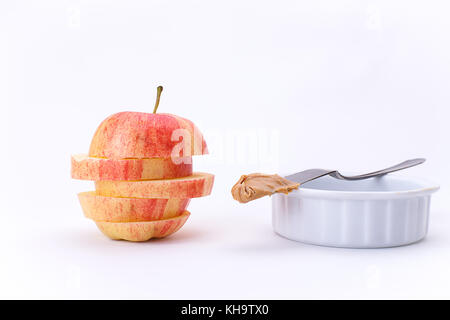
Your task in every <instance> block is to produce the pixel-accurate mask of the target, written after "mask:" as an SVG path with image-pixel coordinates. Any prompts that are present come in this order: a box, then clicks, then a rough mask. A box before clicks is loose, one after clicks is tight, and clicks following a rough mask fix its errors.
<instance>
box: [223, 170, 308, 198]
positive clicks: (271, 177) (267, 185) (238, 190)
mask: <svg viewBox="0 0 450 320" xmlns="http://www.w3.org/2000/svg"><path fill="white" fill-rule="evenodd" d="M299 185H300V184H299V183H295V182H292V181H289V180H287V179H285V178H283V177H280V176H279V175H277V174H262V173H252V174H249V175H243V176H241V177H240V178H239V180H238V182H236V184H235V185H234V186H233V188H232V189H231V194H232V195H233V198H234V199H235V200H237V201H239V202H241V203H247V202H249V201H252V200H255V199H259V198H262V197H264V196H270V195H272V194H274V193H275V192H280V193H285V194H288V193H289V192H291V191H292V190H294V189H298V186H299Z"/></svg>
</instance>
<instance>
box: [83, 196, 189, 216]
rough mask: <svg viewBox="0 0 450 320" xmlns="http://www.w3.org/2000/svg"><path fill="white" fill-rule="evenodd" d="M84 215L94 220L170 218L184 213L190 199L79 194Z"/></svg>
mask: <svg viewBox="0 0 450 320" xmlns="http://www.w3.org/2000/svg"><path fill="white" fill-rule="evenodd" d="M78 199H79V200H80V204H81V207H82V209H83V212H84V215H85V216H86V217H87V218H89V219H92V220H96V221H107V222H135V221H151V220H161V219H169V218H173V217H176V216H179V215H180V214H182V213H183V212H184V211H185V210H186V208H187V206H188V204H189V201H190V199H177V198H171V199H138V198H115V197H104V196H99V195H96V194H95V192H81V193H79V194H78Z"/></svg>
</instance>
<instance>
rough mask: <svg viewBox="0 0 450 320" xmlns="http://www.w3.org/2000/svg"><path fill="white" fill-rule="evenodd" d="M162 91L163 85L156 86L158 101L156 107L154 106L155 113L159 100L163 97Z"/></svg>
mask: <svg viewBox="0 0 450 320" xmlns="http://www.w3.org/2000/svg"><path fill="white" fill-rule="evenodd" d="M162 91H163V87H162V86H158V88H156V102H155V107H154V108H153V113H156V110H157V109H158V106H159V100H160V99H161V92H162Z"/></svg>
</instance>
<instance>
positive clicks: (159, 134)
mask: <svg viewBox="0 0 450 320" xmlns="http://www.w3.org/2000/svg"><path fill="white" fill-rule="evenodd" d="M207 153H208V148H207V146H206V142H205V140H204V139H203V135H202V134H201V132H200V131H199V130H198V128H197V127H196V126H195V125H194V124H193V123H192V122H191V121H190V120H187V119H185V118H182V117H179V116H176V115H172V114H166V113H143V112H119V113H116V114H113V115H111V116H109V117H108V118H106V119H105V120H104V121H103V122H102V123H101V124H100V126H99V127H98V128H97V131H96V132H95V134H94V137H93V138H92V142H91V146H90V149H89V156H90V157H97V158H109V159H130V158H131V159H143V158H155V157H159V158H169V157H172V158H179V157H190V156H193V155H202V154H207Z"/></svg>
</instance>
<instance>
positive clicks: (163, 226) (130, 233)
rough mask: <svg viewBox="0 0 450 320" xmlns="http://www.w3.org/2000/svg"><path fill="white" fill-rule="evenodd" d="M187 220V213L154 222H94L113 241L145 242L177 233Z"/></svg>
mask: <svg viewBox="0 0 450 320" xmlns="http://www.w3.org/2000/svg"><path fill="white" fill-rule="evenodd" d="M188 218H189V212H188V211H184V212H183V213H182V214H181V215H180V216H177V217H174V218H170V219H165V220H156V221H142V222H105V221H96V222H95V223H96V224H97V226H98V228H99V229H100V231H102V232H103V233H104V234H105V235H106V236H108V237H109V238H111V239H114V240H128V241H147V240H149V239H151V238H163V237H167V236H169V235H171V234H173V233H175V232H176V231H178V230H179V229H180V228H181V227H182V226H183V225H184V223H185V222H186V220H187V219H188Z"/></svg>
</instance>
